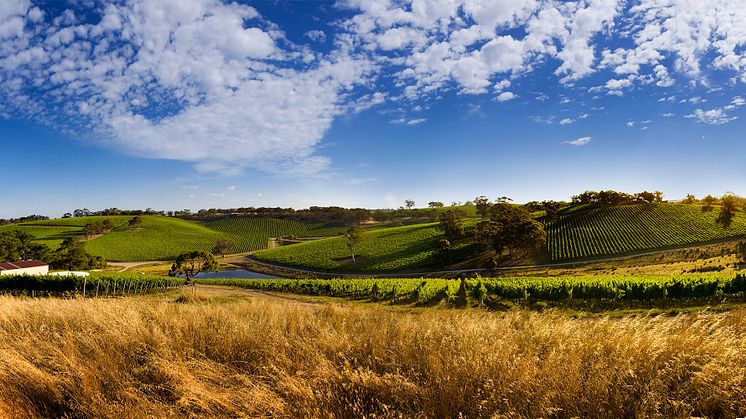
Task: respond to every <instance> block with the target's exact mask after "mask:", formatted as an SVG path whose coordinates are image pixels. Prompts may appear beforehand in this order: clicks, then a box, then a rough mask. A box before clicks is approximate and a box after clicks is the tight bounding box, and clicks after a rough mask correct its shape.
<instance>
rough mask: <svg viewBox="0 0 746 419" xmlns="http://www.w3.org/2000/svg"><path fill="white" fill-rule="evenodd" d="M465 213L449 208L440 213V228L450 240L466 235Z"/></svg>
mask: <svg viewBox="0 0 746 419" xmlns="http://www.w3.org/2000/svg"><path fill="white" fill-rule="evenodd" d="M463 218H464V215H463V213H462V212H461V211H458V210H448V211H445V212H443V213H441V214H439V215H438V229H440V230H442V231H443V234H444V235H445V236H446V239H447V240H448V241H450V242H453V241H454V240H458V239H460V238H462V237H464V225H463V222H462V220H463Z"/></svg>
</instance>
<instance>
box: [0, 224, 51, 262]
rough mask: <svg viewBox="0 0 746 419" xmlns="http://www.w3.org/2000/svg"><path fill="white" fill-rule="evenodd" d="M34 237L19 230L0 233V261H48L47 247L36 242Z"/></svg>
mask: <svg viewBox="0 0 746 419" xmlns="http://www.w3.org/2000/svg"><path fill="white" fill-rule="evenodd" d="M35 239H36V238H35V237H34V236H32V235H31V234H28V233H26V232H23V231H20V230H10V231H4V232H2V233H0V262H6V261H9V262H15V261H17V260H30V259H36V260H41V261H45V262H46V261H48V259H49V248H48V247H47V246H46V245H43V244H40V243H36V242H35V241H34V240H35Z"/></svg>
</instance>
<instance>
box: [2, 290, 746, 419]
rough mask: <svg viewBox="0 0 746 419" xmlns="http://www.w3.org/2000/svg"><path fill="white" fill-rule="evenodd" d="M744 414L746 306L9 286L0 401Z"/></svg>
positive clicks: (347, 413)
mask: <svg viewBox="0 0 746 419" xmlns="http://www.w3.org/2000/svg"><path fill="white" fill-rule="evenodd" d="M364 415H366V416H369V417H370V416H379V417H381V416H383V417H385V416H399V415H401V416H405V417H458V416H459V415H461V416H463V417H490V416H498V417H540V416H541V417H573V416H581V417H685V416H690V415H695V416H711V417H722V416H725V417H729V416H735V415H741V416H743V415H746V311H743V310H742V311H734V312H730V313H726V314H706V315H703V314H699V315H687V316H678V317H654V318H651V317H635V318H621V319H610V318H594V319H571V318H568V317H565V316H562V315H558V314H552V313H548V314H547V313H543V314H542V313H534V312H513V313H507V314H491V313H485V312H463V311H447V310H432V311H426V312H421V313H400V312H392V311H388V310H384V309H376V308H362V307H348V306H334V305H329V306H318V307H317V306H308V305H299V304H295V303H292V302H279V301H271V300H253V301H251V300H250V301H241V302H228V303H220V304H217V303H187V304H177V303H175V302H174V301H173V299H172V300H171V301H167V300H163V301H157V300H146V299H119V300H53V299H49V300H30V299H16V298H10V297H0V417H52V416H70V417H137V418H140V417H145V416H150V417H175V416H179V417H189V416H192V417H207V416H230V417H237V416H291V417H361V416H364Z"/></svg>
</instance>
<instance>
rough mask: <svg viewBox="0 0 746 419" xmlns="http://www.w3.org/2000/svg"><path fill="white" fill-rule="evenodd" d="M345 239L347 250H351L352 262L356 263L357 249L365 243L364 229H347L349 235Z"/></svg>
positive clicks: (356, 227)
mask: <svg viewBox="0 0 746 419" xmlns="http://www.w3.org/2000/svg"><path fill="white" fill-rule="evenodd" d="M345 238H346V239H347V248H348V249H350V256H352V261H353V262H355V249H356V248H357V245H358V244H360V242H362V241H363V229H362V227H360V226H352V227H350V228H349V229H347V233H345Z"/></svg>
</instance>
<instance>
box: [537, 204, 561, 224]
mask: <svg viewBox="0 0 746 419" xmlns="http://www.w3.org/2000/svg"><path fill="white" fill-rule="evenodd" d="M561 206H562V204H561V203H559V202H557V201H542V203H541V207H542V208H543V209H544V212H545V213H546V215H545V216H544V218H545V220H546V222H547V223H551V222H552V221H556V220H557V218H559V210H560V207H561Z"/></svg>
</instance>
